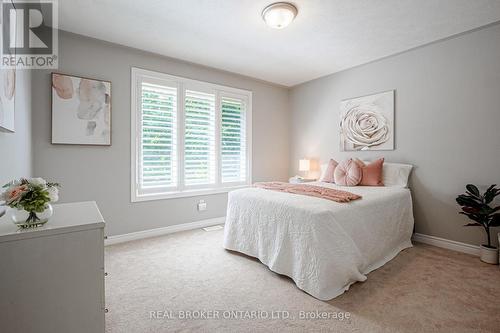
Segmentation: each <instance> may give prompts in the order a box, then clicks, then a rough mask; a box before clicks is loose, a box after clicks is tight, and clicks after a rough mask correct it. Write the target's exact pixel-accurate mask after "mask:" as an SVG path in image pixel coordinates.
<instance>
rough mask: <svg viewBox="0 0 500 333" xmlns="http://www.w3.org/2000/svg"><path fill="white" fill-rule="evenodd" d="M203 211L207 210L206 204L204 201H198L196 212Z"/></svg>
mask: <svg viewBox="0 0 500 333" xmlns="http://www.w3.org/2000/svg"><path fill="white" fill-rule="evenodd" d="M204 210H207V203H206V202H205V200H200V201H199V202H198V211H200V212H201V211H204Z"/></svg>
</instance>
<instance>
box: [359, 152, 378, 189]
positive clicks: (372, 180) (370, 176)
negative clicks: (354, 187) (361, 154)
mask: <svg viewBox="0 0 500 333" xmlns="http://www.w3.org/2000/svg"><path fill="white" fill-rule="evenodd" d="M354 162H355V163H356V164H357V165H358V166H359V167H360V168H361V171H362V174H363V177H362V178H361V182H360V183H359V185H363V186H384V182H383V167H384V158H379V159H378V160H376V161H373V162H372V163H370V164H365V163H364V162H363V161H361V160H360V159H355V160H354Z"/></svg>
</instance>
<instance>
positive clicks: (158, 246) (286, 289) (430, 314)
mask: <svg viewBox="0 0 500 333" xmlns="http://www.w3.org/2000/svg"><path fill="white" fill-rule="evenodd" d="M222 237H223V232H222V231H221V230H219V231H212V232H205V231H203V230H195V231H188V232H182V233H177V234H172V235H168V236H164V237H158V238H152V239H146V240H141V241H136V242H130V243H125V244H118V245H114V246H110V247H108V248H107V249H106V270H107V272H108V273H109V276H108V277H107V278H106V303H107V307H108V308H109V313H108V314H107V315H106V326H107V328H106V331H107V332H306V331H307V332H500V270H499V267H498V266H492V265H487V264H484V263H481V262H480V261H479V259H478V258H475V257H472V256H469V255H465V254H461V253H456V252H452V251H448V250H443V249H440V248H436V247H432V246H426V245H422V244H417V245H416V246H415V247H414V248H411V249H407V250H405V251H403V252H402V253H400V254H399V255H398V256H397V257H396V258H395V259H394V260H392V261H391V262H389V263H387V264H386V265H385V266H384V267H382V268H380V269H378V270H376V271H374V272H372V273H370V274H369V275H368V280H367V281H366V282H364V283H356V284H355V285H353V286H352V287H351V289H350V290H349V291H348V292H346V293H345V294H343V295H342V296H340V297H337V298H335V299H333V300H331V301H329V302H322V301H319V300H317V299H315V298H313V297H311V296H309V295H307V294H306V293H304V292H302V291H301V290H299V289H297V288H296V287H295V285H294V284H293V282H292V281H291V280H290V279H288V278H286V277H283V276H280V275H278V274H275V273H273V272H271V271H270V270H269V269H267V267H266V266H264V265H263V264H261V263H260V262H259V261H257V260H255V259H253V258H249V257H246V256H243V255H239V254H236V253H234V252H228V251H226V250H224V249H223V248H222ZM188 311H198V312H194V313H193V315H203V314H204V315H205V317H208V318H205V319H182V318H179V317H180V316H182V315H184V316H186V315H187V314H188ZM202 311H205V312H202ZM208 311H212V312H208ZM238 311H239V312H238ZM250 311H254V312H253V313H251V312H250ZM300 311H310V313H308V314H313V315H315V316H316V317H317V316H318V314H319V315H320V316H321V315H322V316H327V317H328V316H329V318H326V319H325V318H315V319H304V318H303V317H301V316H304V313H301V312H300ZM316 311H318V312H317V313H316ZM152 312H153V314H152ZM348 314H349V315H350V317H349V319H344V320H339V319H338V317H339V316H342V315H344V316H347V315H348ZM152 316H153V317H156V318H151V317H152ZM217 316H219V319H217ZM252 316H253V318H252ZM256 317H257V318H256ZM284 317H285V318H284ZM286 317H289V318H286ZM235 318H236V319H235Z"/></svg>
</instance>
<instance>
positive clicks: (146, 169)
mask: <svg viewBox="0 0 500 333" xmlns="http://www.w3.org/2000/svg"><path fill="white" fill-rule="evenodd" d="M140 107H141V122H142V123H141V129H142V130H141V139H140V152H141V154H140V164H139V168H140V172H139V184H140V188H141V190H142V192H145V193H147V192H155V191H157V190H158V189H159V188H175V187H177V181H178V173H177V88H176V87H174V86H167V85H161V84H153V83H149V82H145V81H142V82H141V103H140Z"/></svg>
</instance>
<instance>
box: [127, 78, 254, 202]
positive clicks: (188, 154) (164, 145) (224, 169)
mask: <svg viewBox="0 0 500 333" xmlns="http://www.w3.org/2000/svg"><path fill="white" fill-rule="evenodd" d="M251 111H252V93H251V92H249V91H245V90H241V89H236V88H230V87H224V86H220V85H215V84H211V83H206V82H200V81H195V80H190V79H185V78H180V77H175V76H171V75H166V74H161V73H156V72H151V71H146V70H142V69H138V68H132V133H131V134H132V201H143V200H154V199H162V198H170V197H181V196H192V195H198V194H209V193H218V192H225V191H227V190H228V189H229V188H234V187H238V186H245V185H248V184H250V182H251V159H250V157H251V138H250V134H251Z"/></svg>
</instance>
